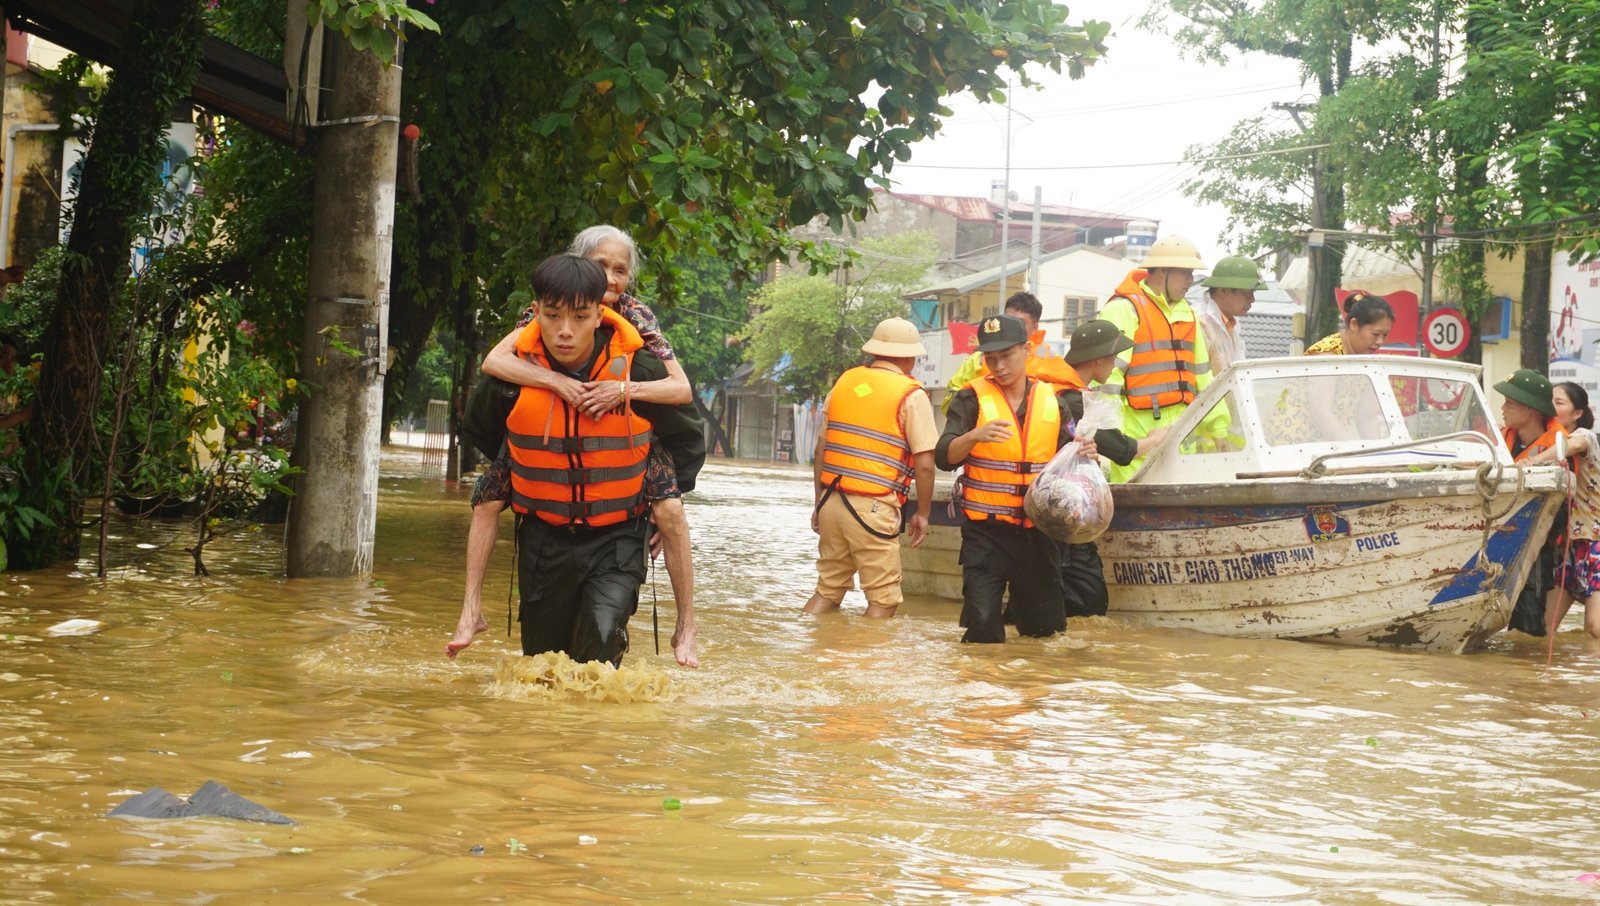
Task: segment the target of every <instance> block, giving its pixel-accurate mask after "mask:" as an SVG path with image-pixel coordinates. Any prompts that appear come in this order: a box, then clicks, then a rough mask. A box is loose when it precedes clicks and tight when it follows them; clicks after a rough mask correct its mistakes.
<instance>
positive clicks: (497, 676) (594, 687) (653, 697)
mask: <svg viewBox="0 0 1600 906" xmlns="http://www.w3.org/2000/svg"><path fill="white" fill-rule="evenodd" d="M492 691H493V694H494V695H496V696H499V697H503V698H517V699H529V698H546V699H553V698H568V697H571V698H586V699H589V700H591V701H609V702H617V703H620V704H627V703H629V702H658V701H669V700H671V699H673V698H676V697H677V695H678V690H677V688H676V687H675V686H674V684H673V682H672V678H671V677H670V676H669V675H667V673H666V671H664V670H662V669H660V668H659V667H655V666H652V665H650V664H648V663H642V662H641V663H628V664H623V665H622V667H621V668H617V667H613V666H611V665H610V664H608V663H604V662H602V661H589V662H588V663H586V664H579V663H576V662H574V661H573V660H572V659H571V658H569V657H567V656H566V655H565V654H561V653H560V652H553V651H547V652H544V653H541V654H535V655H532V656H523V655H507V656H504V657H502V658H500V660H499V662H498V663H496V664H495V667H494V687H493V690H492Z"/></svg>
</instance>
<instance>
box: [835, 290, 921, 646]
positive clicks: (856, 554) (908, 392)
mask: <svg viewBox="0 0 1600 906" xmlns="http://www.w3.org/2000/svg"><path fill="white" fill-rule="evenodd" d="M861 351H862V352H864V353H866V354H867V355H870V356H872V363H871V364H869V365H863V366H858V367H856V368H852V369H850V370H849V371H846V372H845V373H844V374H843V375H842V376H841V377H840V378H839V380H838V382H836V383H835V384H834V385H833V390H832V392H830V393H829V394H828V398H827V400H826V401H825V402H824V411H825V412H826V413H827V414H826V417H825V420H824V421H823V423H822V425H821V427H820V428H819V429H818V431H817V452H816V457H815V459H814V462H815V467H814V476H815V478H816V504H815V506H814V508H813V509H812V511H811V530H812V531H814V532H816V533H817V536H818V537H817V590H816V591H815V592H813V593H812V595H811V600H809V601H807V602H806V606H805V612H806V613H822V612H824V611H828V610H837V609H838V607H839V603H840V602H841V601H843V600H844V595H845V592H847V591H849V590H850V586H851V584H852V583H853V581H854V579H855V576H856V575H857V574H859V575H860V577H861V591H862V592H863V593H864V594H865V595H866V596H867V616H869V617H892V616H894V613H895V609H896V608H898V607H899V606H900V601H901V600H902V595H901V591H900V510H901V507H903V506H905V502H906V492H907V491H909V490H910V489H911V479H912V478H913V477H915V478H916V483H917V511H916V513H915V514H914V515H913V516H912V517H911V519H910V522H909V524H908V526H907V536H908V537H909V538H910V540H911V546H912V547H917V546H918V545H920V544H922V539H923V538H926V537H927V535H928V514H929V512H930V510H931V508H932V506H933V448H934V445H935V444H936V443H937V442H938V432H937V431H936V430H935V429H934V426H933V405H932V404H931V403H930V402H929V401H928V394H927V393H926V392H925V391H924V390H923V389H922V385H921V384H919V383H917V381H916V379H915V378H913V377H911V369H912V368H913V367H915V366H916V363H917V359H919V358H921V357H922V356H925V355H927V354H928V353H927V350H925V349H923V348H922V340H921V338H920V337H918V336H917V328H916V325H914V324H912V323H911V322H910V321H907V320H906V319H904V318H889V319H888V320H886V321H883V322H882V323H880V324H879V325H878V326H877V328H876V329H874V330H873V331H872V339H870V340H868V341H867V342H866V344H865V345H863V346H862V347H861Z"/></svg>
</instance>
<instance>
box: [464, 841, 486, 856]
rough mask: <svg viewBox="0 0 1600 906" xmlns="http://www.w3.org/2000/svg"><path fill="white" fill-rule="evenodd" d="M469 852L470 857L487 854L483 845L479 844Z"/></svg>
mask: <svg viewBox="0 0 1600 906" xmlns="http://www.w3.org/2000/svg"><path fill="white" fill-rule="evenodd" d="M467 852H468V853H469V854H470V855H474V856H481V855H483V854H484V853H485V852H486V850H485V849H484V848H483V844H482V843H479V844H478V845H477V846H474V847H473V848H471V849H469V850H467Z"/></svg>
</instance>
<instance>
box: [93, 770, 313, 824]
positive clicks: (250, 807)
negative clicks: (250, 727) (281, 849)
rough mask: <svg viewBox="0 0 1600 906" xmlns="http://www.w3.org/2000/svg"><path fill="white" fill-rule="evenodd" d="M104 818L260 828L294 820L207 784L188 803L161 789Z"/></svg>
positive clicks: (153, 790) (122, 806)
mask: <svg viewBox="0 0 1600 906" xmlns="http://www.w3.org/2000/svg"><path fill="white" fill-rule="evenodd" d="M106 817H108V818H237V819H238V820H240V821H258V822H261V823H263V824H296V823H298V822H296V821H295V820H294V819H292V818H289V817H286V816H284V815H280V814H278V813H277V812H275V811H273V810H272V809H270V808H267V807H266V806H264V805H261V804H259V803H255V802H251V801H250V800H248V799H246V798H244V797H243V796H240V795H238V794H237V793H235V792H233V791H232V790H230V789H228V788H227V787H225V786H223V785H222V784H220V783H218V782H216V781H215V780H207V781H206V782H205V784H204V785H203V786H201V787H200V789H198V790H195V791H194V795H193V796H190V797H189V799H188V801H185V800H183V799H179V798H178V797H177V796H174V795H172V794H171V793H169V792H167V791H166V790H164V789H162V788H161V787H158V786H156V787H151V788H150V789H148V790H146V791H145V792H143V793H140V794H139V795H137V796H135V797H133V798H132V799H129V800H127V801H126V802H124V803H122V804H121V805H119V806H117V807H116V808H114V809H112V810H111V812H110V814H108V815H107V816H106Z"/></svg>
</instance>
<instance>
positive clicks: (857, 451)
mask: <svg viewBox="0 0 1600 906" xmlns="http://www.w3.org/2000/svg"><path fill="white" fill-rule="evenodd" d="M921 387H922V384H921V383H920V382H918V381H917V380H916V379H915V378H912V377H910V376H908V375H906V374H904V373H902V372H901V371H900V370H899V369H893V370H890V369H885V368H873V367H871V366H865V365H860V366H857V367H855V368H852V369H850V370H849V371H846V372H845V373H844V374H843V375H842V376H840V378H839V380H838V381H837V382H836V383H835V384H834V385H833V392H832V393H830V394H829V395H828V427H827V431H826V432H825V434H824V438H823V447H822V465H821V478H822V486H823V487H828V486H830V485H832V484H834V482H836V481H837V482H838V488H839V490H841V491H844V492H845V493H847V494H859V495H862V496H866V497H881V496H882V495H884V494H891V493H892V494H894V495H895V496H896V497H897V498H898V499H899V501H900V502H901V503H902V504H903V503H905V502H906V494H907V492H909V491H910V490H911V474H912V469H911V445H910V444H908V443H907V442H906V432H905V426H904V425H902V424H900V408H901V406H902V405H904V404H905V401H906V397H908V396H910V395H911V394H912V393H915V392H916V391H917V390H918V389H920V388H921Z"/></svg>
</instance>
